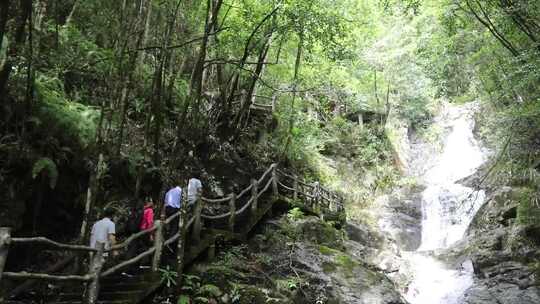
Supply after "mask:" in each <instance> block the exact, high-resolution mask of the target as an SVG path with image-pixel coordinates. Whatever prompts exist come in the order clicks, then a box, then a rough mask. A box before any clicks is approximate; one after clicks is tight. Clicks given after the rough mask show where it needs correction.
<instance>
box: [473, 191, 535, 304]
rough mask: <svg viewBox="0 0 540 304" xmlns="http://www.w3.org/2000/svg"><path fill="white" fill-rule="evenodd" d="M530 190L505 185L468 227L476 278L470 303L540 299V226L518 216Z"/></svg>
mask: <svg viewBox="0 0 540 304" xmlns="http://www.w3.org/2000/svg"><path fill="white" fill-rule="evenodd" d="M527 193H528V190H527V189H524V188H512V187H502V188H500V189H498V190H496V191H494V192H493V193H491V194H490V195H489V196H488V199H487V201H486V203H485V205H484V206H483V207H482V208H481V209H480V210H479V211H478V213H477V214H476V216H475V218H474V220H473V222H472V224H471V226H470V228H469V231H468V239H469V242H470V244H471V247H470V248H469V252H470V253H471V259H472V262H473V267H474V271H475V274H476V279H475V283H474V285H473V287H472V288H470V289H469V290H468V291H467V293H466V295H465V303H466V304H488V303H489V304H491V303H498V304H515V303H519V304H533V303H540V288H539V283H538V274H539V273H538V267H539V264H538V260H539V258H540V247H539V242H538V234H537V233H538V228H537V227H536V226H535V225H533V224H527V223H522V222H521V221H519V220H518V213H519V212H518V210H519V208H520V205H521V204H522V203H523V200H524V199H530V197H527V195H526V194H527Z"/></svg>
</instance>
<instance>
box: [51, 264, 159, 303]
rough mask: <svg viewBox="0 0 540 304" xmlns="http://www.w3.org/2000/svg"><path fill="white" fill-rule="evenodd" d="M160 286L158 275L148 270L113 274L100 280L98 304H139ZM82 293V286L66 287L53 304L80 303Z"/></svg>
mask: <svg viewBox="0 0 540 304" xmlns="http://www.w3.org/2000/svg"><path fill="white" fill-rule="evenodd" d="M160 286H161V280H160V277H159V274H158V273H152V271H151V270H150V269H140V270H137V271H136V272H134V271H129V275H122V274H115V275H111V276H108V277H105V278H103V279H101V280H100V293H99V297H98V303H101V304H132V303H139V302H141V301H142V300H144V299H145V298H146V297H148V296H149V295H150V294H151V293H153V292H154V291H155V290H156V289H158V288H159V287H160ZM83 293H84V287H83V286H82V285H75V286H71V288H70V287H67V288H66V290H65V291H64V292H62V293H60V294H59V296H58V299H56V300H54V302H51V303H55V304H68V303H72V304H76V303H82V301H81V299H82V297H81V295H82V294H83Z"/></svg>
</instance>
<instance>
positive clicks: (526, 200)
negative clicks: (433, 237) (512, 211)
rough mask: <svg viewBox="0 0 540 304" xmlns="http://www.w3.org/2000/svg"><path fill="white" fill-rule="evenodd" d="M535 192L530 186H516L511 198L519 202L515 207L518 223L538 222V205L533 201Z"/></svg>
mask: <svg viewBox="0 0 540 304" xmlns="http://www.w3.org/2000/svg"><path fill="white" fill-rule="evenodd" d="M534 197H536V193H535V191H534V190H533V189H530V188H518V189H516V191H515V192H514V194H513V198H514V199H515V200H516V201H517V202H519V205H518V207H517V220H518V223H520V224H523V225H531V224H539V223H540V207H539V206H538V205H537V203H536V202H535V201H534Z"/></svg>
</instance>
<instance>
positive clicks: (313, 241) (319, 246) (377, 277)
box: [194, 216, 407, 304]
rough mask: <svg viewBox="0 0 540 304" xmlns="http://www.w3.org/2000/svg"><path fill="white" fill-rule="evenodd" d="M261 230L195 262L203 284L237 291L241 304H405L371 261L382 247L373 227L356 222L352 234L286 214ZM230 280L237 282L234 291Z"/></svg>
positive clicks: (226, 292)
mask: <svg viewBox="0 0 540 304" xmlns="http://www.w3.org/2000/svg"><path fill="white" fill-rule="evenodd" d="M351 227H354V228H351ZM261 230H262V231H264V233H263V234H258V235H256V236H254V237H253V238H251V239H250V241H249V245H248V246H246V247H243V249H239V248H237V249H234V248H232V249H231V251H230V252H228V253H223V254H222V255H220V256H219V257H218V258H217V259H216V261H215V262H214V263H212V264H206V265H198V266H195V267H194V268H197V269H198V270H197V271H196V272H198V273H199V276H201V278H203V281H204V282H205V284H208V283H210V284H214V285H216V286H218V287H219V288H221V290H223V291H224V293H225V294H227V295H228V297H229V298H232V297H233V295H235V294H236V295H238V296H239V299H240V301H239V303H252V304H264V303H284V304H285V303H286V304H315V303H320V304H407V302H406V301H405V300H404V299H403V298H402V296H401V295H400V293H399V292H398V291H397V289H396V286H395V285H394V283H392V281H390V280H389V279H388V277H387V276H386V275H385V273H384V271H382V269H380V268H379V267H378V266H375V264H374V263H371V262H370V257H371V256H373V255H374V254H375V253H376V252H377V251H379V250H380V249H379V248H378V247H377V248H374V247H370V246H371V245H373V246H375V245H376V246H379V245H380V244H379V242H380V241H381V236H380V235H372V234H373V233H374V232H373V230H372V228H370V227H368V226H364V225H362V224H355V225H352V226H350V227H349V229H347V230H352V231H354V232H353V233H352V234H349V238H348V237H347V236H346V233H345V231H344V229H336V228H334V227H333V226H332V225H331V224H330V223H327V222H324V221H322V220H320V219H319V218H317V217H311V216H302V217H300V218H297V217H287V216H284V217H282V218H281V219H279V220H271V221H268V222H267V223H265V224H264V225H263V226H262V227H261ZM375 234H376V233H375ZM353 239H354V240H353ZM231 284H236V285H237V286H239V287H238V288H237V289H236V291H234V290H232V289H231ZM222 302H223V303H232V302H233V301H232V300H231V301H222Z"/></svg>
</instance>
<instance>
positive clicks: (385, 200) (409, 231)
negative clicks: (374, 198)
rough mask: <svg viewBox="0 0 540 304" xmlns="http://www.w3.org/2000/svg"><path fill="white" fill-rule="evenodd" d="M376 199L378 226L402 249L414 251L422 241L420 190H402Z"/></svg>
mask: <svg viewBox="0 0 540 304" xmlns="http://www.w3.org/2000/svg"><path fill="white" fill-rule="evenodd" d="M403 192H406V193H401V192H396V193H394V194H392V195H388V196H383V197H381V198H379V199H378V202H377V203H378V204H379V205H380V206H381V209H380V210H381V212H380V214H379V215H378V216H379V226H380V227H381V230H382V231H385V232H386V233H388V234H389V235H388V237H389V238H390V239H393V240H395V242H396V245H397V246H398V247H399V248H401V249H402V250H406V251H414V250H416V249H417V248H418V247H420V243H421V241H422V199H421V195H420V192H421V191H418V192H416V193H415V192H412V191H411V190H404V191H403Z"/></svg>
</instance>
